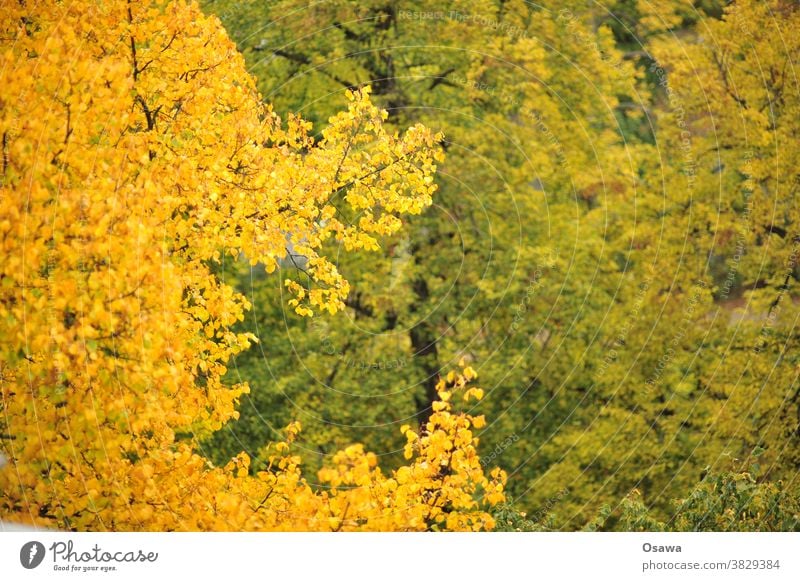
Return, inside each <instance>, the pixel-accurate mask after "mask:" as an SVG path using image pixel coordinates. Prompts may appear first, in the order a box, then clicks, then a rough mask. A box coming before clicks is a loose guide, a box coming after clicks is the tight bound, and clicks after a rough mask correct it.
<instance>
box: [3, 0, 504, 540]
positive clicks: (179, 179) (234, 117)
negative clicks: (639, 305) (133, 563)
mask: <svg viewBox="0 0 800 581" xmlns="http://www.w3.org/2000/svg"><path fill="white" fill-rule="evenodd" d="M0 80H2V86H3V91H2V94H0V136H2V175H1V176H0V179H1V180H2V181H1V182H0V185H1V186H2V187H1V188H0V246H2V256H3V260H2V262H0V365H2V367H0V385H2V401H1V402H0V432H1V433H2V439H0V446H1V447H2V453H3V454H4V455H5V456H6V458H7V459H8V465H7V466H5V467H4V468H3V469H2V470H0V490H2V497H1V498H0V517H2V518H3V519H9V520H15V521H19V522H26V523H35V524H37V525H41V526H47V527H58V528H64V529H72V530H277V529H280V530H320V531H328V530H352V529H366V530H430V529H434V530H435V529H450V530H477V529H489V528H492V526H493V519H492V517H491V516H490V515H489V514H488V513H487V508H488V507H490V506H491V505H493V504H496V503H498V502H499V501H502V500H503V484H504V478H505V476H504V474H503V473H502V472H500V471H498V470H495V471H493V472H492V475H491V477H489V476H487V475H485V474H484V472H483V468H482V465H481V463H480V462H479V460H478V456H477V452H476V446H477V443H478V441H477V438H476V436H475V434H474V430H475V429H476V428H480V427H481V426H482V423H483V419H482V417H480V416H478V417H472V416H470V415H468V414H465V413H458V412H456V411H454V410H453V409H452V408H451V404H450V403H449V400H450V398H451V397H462V396H464V397H480V395H481V392H480V391H479V390H476V389H475V388H469V387H468V386H466V385H465V384H466V382H467V380H468V379H471V378H472V377H473V376H474V372H473V371H472V370H471V368H469V367H465V368H464V369H463V371H462V372H461V374H456V375H454V376H452V377H450V380H451V381H450V382H449V383H448V382H447V381H446V380H443V381H442V382H440V384H439V386H438V391H439V394H440V401H439V402H437V403H436V404H435V407H434V411H433V413H432V415H431V416H430V418H429V420H428V421H427V423H426V424H425V425H423V426H422V428H421V429H420V430H416V429H410V428H404V433H405V436H406V438H407V442H408V444H407V446H406V458H407V460H408V464H407V465H405V466H403V467H401V468H399V469H397V470H394V471H391V472H390V473H384V472H382V471H381V469H380V467H378V465H377V458H376V456H375V455H374V454H372V453H370V452H367V451H365V449H364V448H363V447H362V446H360V445H353V446H350V447H348V448H346V449H344V450H342V451H341V452H339V453H338V454H336V455H335V456H334V457H333V461H332V464H330V465H328V466H327V467H325V468H324V469H323V470H321V471H320V473H319V481H320V482H323V483H324V484H325V486H324V487H321V486H317V485H315V486H313V487H312V486H311V485H310V484H308V483H307V481H306V480H305V479H304V477H303V474H302V473H301V470H300V458H299V457H298V456H297V455H296V454H294V453H293V450H292V442H293V441H294V440H295V439H296V438H297V437H298V433H299V432H300V425H299V423H292V424H291V425H289V426H288V427H287V428H286V431H285V441H283V442H277V443H268V442H264V450H263V454H262V455H261V456H260V459H259V460H258V461H254V460H252V459H251V458H250V457H248V456H247V455H245V454H241V455H239V456H237V457H235V458H233V459H232V460H231V462H230V463H229V464H228V465H227V466H225V467H217V466H213V465H211V464H210V462H209V461H208V460H206V459H205V458H204V457H202V456H201V455H199V454H198V453H197V451H196V441H195V440H196V438H197V437H199V436H201V435H207V434H209V433H211V432H214V431H215V430H218V429H219V428H220V427H221V426H223V425H224V424H225V423H226V422H228V421H229V420H231V419H233V418H236V417H237V412H236V404H237V401H238V399H239V397H240V396H241V395H242V394H244V393H246V392H247V391H248V389H249V387H248V385H247V384H244V383H243V384H238V385H234V386H229V385H227V384H225V383H223V381H222V379H221V378H222V376H223V375H224V374H225V372H226V366H227V364H228V361H229V359H230V358H231V357H232V356H233V355H235V354H237V353H239V352H241V351H242V350H244V349H246V348H247V347H248V346H249V345H250V344H251V343H253V342H254V341H256V338H255V336H253V335H252V334H249V333H240V332H236V331H235V330H234V329H233V325H234V324H236V323H237V322H238V321H240V320H241V319H242V318H243V314H244V312H245V311H246V310H247V309H248V308H249V304H248V301H247V300H246V299H245V298H244V297H243V296H242V295H241V294H239V293H238V292H237V291H236V290H234V288H233V287H232V286H230V285H228V284H226V282H225V280H223V277H221V276H220V275H219V274H218V273H219V272H220V269H219V265H220V264H222V263H224V262H225V261H242V260H247V261H250V263H251V264H261V265H264V267H265V268H266V270H267V271H268V272H272V271H274V270H275V269H276V268H278V267H279V266H280V265H281V264H284V263H286V261H292V262H294V263H296V264H300V265H301V266H302V268H299V269H298V270H297V272H298V275H299V276H298V277H297V280H288V281H287V284H286V287H287V289H288V290H289V291H290V293H292V298H291V306H292V307H293V308H294V309H295V310H296V312H297V313H298V314H300V315H304V316H312V315H314V314H316V313H318V312H320V311H327V312H330V313H334V312H336V311H338V310H340V309H341V308H342V307H343V301H344V299H345V298H346V297H347V295H348V293H349V291H350V289H349V285H348V283H347V281H346V280H345V279H344V278H343V277H342V276H341V275H340V273H339V272H338V270H337V268H336V265H335V262H334V260H332V259H331V258H330V257H329V255H328V254H326V252H327V251H328V250H329V249H330V248H331V247H333V246H337V247H338V248H340V249H344V250H345V251H370V250H375V249H377V248H378V244H379V237H381V236H384V235H387V234H393V233H395V232H397V231H398V230H399V228H400V227H401V225H402V223H401V216H402V215H403V214H417V213H420V212H421V211H422V210H423V209H425V208H426V207H427V206H429V205H430V204H431V196H432V194H433V193H434V190H435V188H436V186H435V185H434V183H433V174H434V172H435V169H436V163H437V161H440V160H441V151H440V149H439V147H438V145H437V143H438V141H439V140H440V139H441V136H439V135H435V134H433V133H432V132H431V131H429V130H428V129H426V128H425V127H423V126H420V125H415V126H412V127H410V128H409V129H408V130H406V131H405V132H404V133H403V134H402V135H400V134H396V133H393V132H390V131H387V130H386V129H385V128H384V125H383V120H384V118H385V113H382V112H381V111H380V110H379V109H378V108H376V107H375V106H373V105H372V104H371V102H370V97H369V90H368V89H364V90H361V91H354V92H351V93H348V99H349V102H348V103H347V109H346V110H344V111H342V112H340V113H338V114H336V115H335V116H334V117H332V118H331V119H330V120H329V123H328V125H327V126H326V127H325V128H324V130H323V131H322V132H321V134H320V135H318V136H313V134H312V128H311V126H310V124H309V123H307V122H305V121H304V120H302V119H301V118H299V117H296V116H290V117H289V118H287V119H285V120H281V119H279V118H278V116H277V115H276V114H275V113H274V112H273V111H272V110H271V108H270V107H269V106H268V105H265V104H263V102H262V99H261V97H260V95H259V94H258V92H257V90H256V89H255V85H254V81H253V79H252V78H251V77H250V76H249V75H248V73H247V72H246V70H245V66H244V63H243V60H242V57H241V56H240V55H239V53H238V52H237V50H236V48H235V46H234V45H233V44H232V42H231V41H230V40H229V39H228V37H227V35H226V33H225V31H224V30H223V29H222V27H221V25H220V23H219V21H218V20H217V19H216V18H214V17H206V16H204V15H203V14H202V13H201V12H200V11H199V9H198V7H197V6H196V5H195V4H194V3H184V2H181V1H177V2H167V3H161V2H152V3H150V2H132V1H129V2H124V1H115V2H83V1H74V2H73V1H70V2H55V1H43V2H37V3H20V2H16V1H11V0H3V1H2V3H1V4H0ZM287 249H288V252H287ZM262 340H263V341H268V340H269V337H268V336H267V337H262Z"/></svg>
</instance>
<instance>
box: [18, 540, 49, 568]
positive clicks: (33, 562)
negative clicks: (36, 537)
mask: <svg viewBox="0 0 800 581" xmlns="http://www.w3.org/2000/svg"><path fill="white" fill-rule="evenodd" d="M43 560H44V545H43V544H42V543H40V542H39V541H30V542H29V543H25V544H24V545H22V548H21V549H20V550H19V562H20V563H22V566H23V567H25V568H26V569H35V568H36V567H38V566H39V565H41V564H42V561H43Z"/></svg>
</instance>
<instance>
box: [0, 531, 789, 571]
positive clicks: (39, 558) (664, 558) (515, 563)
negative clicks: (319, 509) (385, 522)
mask: <svg viewBox="0 0 800 581" xmlns="http://www.w3.org/2000/svg"><path fill="white" fill-rule="evenodd" d="M798 549H800V535H798V534H793V533H696V534H690V533H662V534H652V533H433V534H431V533H417V534H395V533H348V534H345V533H342V534H331V533H328V534H318V533H316V534H312V533H54V532H36V531H25V532H5V533H0V579H3V580H17V579H19V580H25V579H67V578H69V579H107V580H109V581H111V580H114V581H122V580H127V579H130V580H136V581H140V580H141V579H154V580H155V579H169V580H173V579H182V578H184V579H185V578H186V576H187V575H188V576H191V578H197V579H200V580H202V581H207V580H209V579H211V580H214V579H220V580H225V581H230V580H232V579H234V578H235V579H237V581H238V580H246V579H259V580H261V579H266V580H268V579H281V580H282V581H283V580H286V581H289V580H292V581H295V580H297V581H304V580H306V579H308V580H317V579H319V580H323V581H335V580H340V579H341V580H347V581H358V580H361V579H364V580H369V581H373V580H374V579H390V580H393V579H409V580H426V581H427V580H435V579H440V580H442V581H445V580H450V579H514V580H517V579H531V580H533V579H545V580H550V579H556V580H557V579H568V580H571V579H593V580H594V579H613V580H615V581H616V580H625V579H742V580H748V581H749V580H752V579H770V580H771V579H775V580H777V579H791V580H793V581H796V580H797V579H800V565H799V564H800V556H798Z"/></svg>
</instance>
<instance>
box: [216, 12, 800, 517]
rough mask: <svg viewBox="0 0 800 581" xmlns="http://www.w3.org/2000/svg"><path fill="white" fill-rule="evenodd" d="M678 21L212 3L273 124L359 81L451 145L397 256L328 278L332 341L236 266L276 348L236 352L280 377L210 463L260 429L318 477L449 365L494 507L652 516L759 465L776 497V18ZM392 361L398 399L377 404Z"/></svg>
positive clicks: (791, 148)
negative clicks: (497, 494)
mask: <svg viewBox="0 0 800 581" xmlns="http://www.w3.org/2000/svg"><path fill="white" fill-rule="evenodd" d="M696 4H698V5H702V6H699V9H697V10H696V9H695V8H694V7H692V6H690V5H688V4H687V3H685V2H666V3H660V4H658V6H656V5H655V4H653V3H642V2H628V1H627V0H626V1H621V2H617V3H615V4H613V6H611V12H609V11H606V10H604V9H602V8H586V7H585V3H579V2H567V3H564V2H544V3H538V4H537V5H536V6H532V5H530V4H529V3H524V2H514V1H511V2H508V1H507V2H489V1H487V2H477V3H476V2H469V3H463V2H458V1H453V2H450V3H446V4H445V5H442V6H441V7H440V8H437V9H436V10H431V9H430V8H429V7H426V5H425V3H422V2H410V3H405V4H403V6H402V9H401V8H400V7H398V6H396V5H395V4H392V3H386V2H382V1H375V2H359V3H353V2H346V1H341V2H337V1H334V2H325V3H323V4H318V5H313V6H309V5H307V3H301V2H295V1H291V0H286V1H284V2H278V3H274V4H270V5H264V4H263V3H250V2H244V3H239V2H237V3H236V4H235V6H234V5H233V3H230V2H226V1H225V0H214V1H209V2H208V6H209V8H210V9H212V10H214V11H216V12H217V13H219V14H221V15H222V17H223V20H224V22H225V23H226V25H227V26H229V28H230V30H231V31H232V34H233V35H234V36H235V38H236V39H237V42H238V43H239V45H240V48H241V49H242V51H243V53H244V54H245V57H246V58H248V60H249V64H250V66H251V67H252V69H253V71H254V73H255V74H256V75H257V76H258V78H259V83H260V87H261V89H262V91H263V92H264V93H265V94H268V95H270V98H271V99H272V100H273V101H274V102H275V103H276V106H277V107H278V108H279V109H287V110H292V109H294V108H299V107H301V106H302V105H303V104H304V103H314V104H315V105H314V106H315V108H317V109H318V110H319V111H326V110H327V109H329V108H331V107H332V103H334V102H335V95H336V94H337V93H338V92H341V91H344V90H346V89H347V88H350V87H354V86H358V85H359V84H361V83H366V82H371V83H372V84H373V86H375V99H376V100H377V101H378V102H379V103H381V104H382V105H384V106H385V107H387V109H388V111H389V119H388V120H387V121H388V122H389V123H392V124H394V125H395V126H397V127H398V128H403V127H405V126H407V125H409V124H411V123H414V122H419V121H422V122H424V123H425V124H427V125H429V126H432V127H435V128H437V129H442V130H443V131H444V133H445V135H446V136H447V141H446V142H445V147H446V148H447V151H448V154H449V155H448V158H447V162H446V163H445V164H443V165H442V166H441V168H440V171H439V173H438V174H437V180H438V183H439V193H438V195H437V204H439V208H437V211H434V212H428V213H426V214H425V215H423V216H420V217H416V216H415V217H414V218H413V219H412V220H410V229H409V234H408V241H407V243H404V244H398V245H397V246H395V247H391V246H390V247H387V250H386V252H385V253H384V255H383V256H382V257H381V259H377V258H375V257H370V258H369V261H366V260H365V259H364V258H363V256H354V257H353V258H352V260H351V259H349V258H348V259H346V260H343V261H342V262H341V268H342V269H343V270H345V271H346V272H347V273H348V278H349V280H351V281H353V282H354V285H355V288H356V289H357V292H352V293H351V294H350V295H349V297H348V299H347V300H346V301H345V302H346V306H347V309H346V312H347V313H349V322H348V324H347V325H344V324H336V325H328V324H326V323H324V322H323V323H318V324H316V325H309V322H308V321H300V320H298V319H297V318H296V317H293V316H291V315H284V313H283V308H282V306H281V304H282V303H281V300H280V292H281V289H280V287H278V286H277V285H272V284H270V281H269V280H266V281H264V282H262V280H261V279H260V278H259V277H258V273H256V274H255V275H254V274H253V273H252V272H250V271H249V270H244V271H243V272H240V273H239V277H240V282H239V284H240V285H241V286H240V288H242V289H244V290H245V291H246V292H247V294H248V296H250V297H252V300H253V301H254V302H255V303H257V304H258V305H259V310H258V311H255V312H254V314H253V315H254V316H253V318H252V320H250V321H248V322H247V325H246V328H248V329H250V330H253V329H256V328H263V326H264V325H265V324H267V323H268V322H269V321H274V320H283V321H285V322H284V326H285V331H284V332H283V333H285V336H286V337H287V338H289V339H290V340H289V341H286V342H276V343H273V344H272V345H271V346H269V347H266V348H265V349H264V350H263V352H262V353H257V352H255V353H254V352H251V353H249V354H246V355H244V356H240V357H237V360H236V363H237V371H238V372H239V373H241V374H242V376H244V377H270V376H274V377H275V378H277V381H276V382H274V383H272V384H266V383H265V382H261V385H263V386H264V388H263V389H261V390H258V391H254V392H253V393H252V394H250V395H249V396H248V398H246V399H245V401H244V405H243V416H242V418H241V420H240V421H239V422H237V423H235V424H234V423H232V424H230V425H229V429H226V430H222V431H220V432H218V433H217V436H216V439H215V440H214V445H215V446H220V447H221V448H222V449H224V450H228V449H230V448H231V447H232V446H233V445H234V443H235V445H237V446H238V445H242V444H243V445H244V446H245V447H249V446H250V445H251V444H250V442H257V441H259V439H260V438H262V437H263V434H264V433H269V432H270V430H271V427H270V426H269V425H268V424H265V422H264V421H263V418H262V415H261V414H264V413H265V412H266V413H267V414H268V415H269V416H270V417H275V416H279V417H280V416H286V415H287V414H296V413H302V414H303V416H304V420H305V421H307V422H314V423H315V424H316V425H318V426H319V429H318V430H315V432H316V434H317V436H316V437H315V439H314V441H313V442H311V443H310V446H309V449H308V450H307V456H310V457H312V458H313V460H312V461H314V462H322V461H323V460H324V458H325V457H327V456H328V455H329V454H331V453H332V450H334V449H336V448H337V447H339V446H340V445H341V442H343V441H344V440H345V439H346V437H347V434H349V433H354V432H355V433H358V434H359V439H360V440H363V441H366V442H370V443H371V446H372V447H375V448H381V449H387V450H399V449H400V448H401V444H402V442H400V441H398V439H397V437H396V436H395V435H394V430H393V426H392V423H403V422H409V421H411V419H412V418H414V419H417V420H419V421H421V422H423V423H424V421H425V416H426V414H427V413H429V410H430V409H431V404H432V402H433V401H434V399H435V389H433V387H435V385H436V383H437V381H438V378H439V377H440V376H441V374H442V373H443V370H444V369H446V368H447V365H448V363H449V362H450V361H453V360H458V359H459V358H461V357H467V358H468V359H470V360H473V361H475V365H476V367H477V368H478V371H479V372H480V374H481V377H482V379H483V381H484V386H485V387H486V397H484V398H483V399H482V400H481V402H480V404H479V407H478V408H477V409H478V410H479V411H481V412H485V413H486V415H487V416H488V417H490V418H492V422H491V423H490V425H489V426H488V427H487V430H486V432H485V433H484V436H483V443H484V444H488V449H489V450H492V451H493V454H494V455H496V461H497V462H498V463H500V464H501V465H502V466H503V467H504V468H506V469H507V470H508V471H509V489H510V492H511V494H512V495H513V497H514V499H515V502H514V506H515V507H516V509H517V510H523V511H525V512H527V513H529V514H536V513H540V512H546V513H547V514H549V515H551V516H552V518H553V521H554V522H555V523H557V524H556V526H557V527H558V528H578V527H581V526H583V525H585V524H586V523H588V522H590V521H591V519H592V518H593V516H594V515H595V514H596V513H597V510H598V509H599V508H600V507H601V506H603V505H609V506H617V505H619V503H620V502H622V500H623V499H625V498H626V497H627V496H628V495H629V494H630V493H631V491H632V490H634V489H635V490H638V491H640V492H641V493H642V495H643V496H644V498H645V499H647V502H648V503H649V504H650V506H651V508H652V510H653V511H654V514H655V515H656V516H657V517H658V518H664V519H666V518H669V517H670V515H671V514H672V513H673V511H674V506H673V502H672V500H673V499H674V498H683V497H685V496H686V495H687V494H688V492H689V491H691V490H692V489H693V488H694V487H695V486H696V485H697V483H698V482H699V481H700V479H701V475H702V474H703V473H704V470H705V469H706V467H708V466H710V467H711V468H713V471H714V473H719V472H725V471H728V470H730V469H732V468H731V466H729V464H730V463H731V460H733V459H739V460H742V461H744V460H746V459H747V458H748V457H749V456H750V455H751V454H752V453H753V452H754V451H756V450H757V449H761V450H766V452H764V457H763V458H762V465H764V466H769V469H765V471H764V472H763V473H761V476H760V477H759V478H761V480H763V481H770V482H771V481H773V480H775V481H777V480H779V479H781V478H785V479H786V481H787V486H788V487H789V488H790V489H793V485H791V483H790V479H789V475H790V474H792V471H793V470H794V469H795V468H794V466H795V463H796V454H797V449H798V442H797V437H798V431H797V420H796V417H797V402H798V397H797V385H796V383H797V369H798V368H797V362H796V360H795V358H794V357H793V356H792V355H791V349H790V348H789V347H790V346H791V345H793V344H794V341H795V339H796V332H795V330H794V320H795V315H796V312H795V309H796V306H795V300H794V297H795V296H796V295H797V292H796V289H795V286H794V285H795V284H796V282H797V269H796V258H795V256H796V255H795V253H794V250H793V242H792V240H793V234H791V233H790V232H791V224H793V223H795V218H794V217H793V216H794V209H793V206H792V197H791V189H790V188H791V186H790V185H789V184H793V183H795V181H796V180H794V173H793V171H794V170H793V169H791V168H793V167H795V166H796V164H792V162H791V160H793V159H794V156H795V154H796V147H795V145H794V143H793V141H792V140H791V138H790V137H789V136H791V135H794V134H795V132H796V129H795V127H794V122H795V120H796V119H797V116H796V115H795V114H794V112H795V108H796V103H795V97H796V95H795V93H796V92H797V91H790V90H789V89H787V88H786V87H787V85H786V83H790V82H791V81H790V79H791V77H790V75H789V73H788V72H787V71H788V70H789V69H790V68H791V63H792V62H794V60H795V58H796V55H797V47H796V46H795V44H794V43H793V41H792V40H791V39H789V37H790V36H792V35H791V31H794V30H795V29H796V27H797V25H798V24H797V20H796V18H797V16H796V8H795V7H794V5H793V4H792V3H788V2H770V3H755V2H738V3H736V5H734V6H731V7H729V8H727V9H726V10H725V11H724V12H722V11H721V9H720V7H719V5H718V3H715V2H702V3H696ZM615 11H616V12H615ZM617 15H620V16H621V17H620V18H615V16H617ZM632 23H634V24H635V25H636V26H635V27H631V26H629V24H632ZM745 24H746V28H743V26H744V25H745ZM747 30H749V33H747ZM676 32H680V36H677V37H676V34H675V33H676ZM795 36H796V35H795ZM777 37H780V38H783V37H786V41H785V42H784V43H782V44H776V43H775V42H774V39H775V38H777ZM792 38H793V37H792ZM765 65H766V66H765ZM762 72H763V75H764V76H762ZM789 93H791V95H790V94H789ZM745 135H746V136H747V138H746V139H742V136H745ZM778 152H781V153H780V155H779V153H778ZM782 159H787V160H788V163H787V164H786V165H781V164H780V163H779V161H780V160H782ZM776 168H777V169H776ZM782 188H783V189H782ZM746 192H754V195H752V196H751V195H748V194H747V193H746ZM748 200H749V201H748ZM740 297H743V298H744V300H745V302H744V305H746V306H747V311H746V313H744V314H737V313H736V312H735V310H734V308H735V307H736V306H737V304H738V303H734V302H732V301H731V299H736V300H737V301H738V299H739V298H740ZM390 367H391V375H400V376H401V377H402V378H403V381H404V382H406V383H407V384H408V385H411V386H414V387H413V389H408V390H394V389H393V390H386V389H385V385H386V381H385V377H386V376H387V373H386V372H385V370H386V369H387V368H390ZM398 371H399V373H398ZM309 386H310V388H309ZM387 392H388V393H387ZM387 419H388V420H389V421H387ZM508 442H511V443H510V444H509V443H508ZM395 456H396V457H395V458H393V459H392V461H393V462H400V461H401V460H400V458H399V454H396V455H395ZM564 491H566V492H564ZM791 493H792V494H795V493H794V492H791ZM553 499H558V500H557V501H555V502H554V501H553ZM545 507H547V510H544V509H545ZM512 520H513V519H512Z"/></svg>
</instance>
